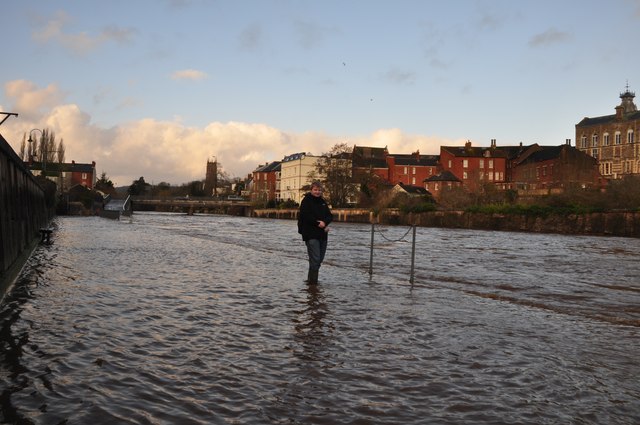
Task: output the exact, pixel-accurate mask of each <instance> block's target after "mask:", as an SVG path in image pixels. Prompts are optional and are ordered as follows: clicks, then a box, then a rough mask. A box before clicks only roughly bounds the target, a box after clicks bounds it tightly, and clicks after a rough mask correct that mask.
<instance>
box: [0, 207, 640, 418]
mask: <svg viewBox="0 0 640 425" xmlns="http://www.w3.org/2000/svg"><path fill="white" fill-rule="evenodd" d="M55 225H56V226H57V230H56V231H55V233H54V236H53V241H54V242H53V244H52V245H49V246H40V247H39V248H38V249H37V250H36V252H35V253H34V255H33V256H32V258H31V259H30V260H29V263H28V265H27V267H26V268H25V270H24V272H23V273H22V275H21V277H20V278H19V280H18V282H17V283H16V286H15V289H14V291H13V292H12V293H11V294H10V295H9V296H8V297H7V298H6V299H5V302H4V304H3V306H2V311H1V312H0V319H1V320H2V322H1V329H0V330H1V332H2V333H1V335H0V343H1V344H2V351H1V353H0V389H1V390H2V396H1V399H0V404H1V407H2V420H3V422H9V423H25V424H29V423H33V424H58V423H65V424H462V423H465V424H498V423H509V424H605V423H606V424H637V423H640V380H639V379H638V376H640V361H639V360H638V357H639V354H640V346H639V341H640V339H639V333H640V332H639V331H640V279H639V278H638V276H640V240H637V239H625V238H605V237H582V236H575V237H574V236H559V235H538V234H527V233H496V232H480V231H466V230H449V229H430V228H419V229H417V236H416V248H417V252H416V257H415V275H414V283H413V284H410V283H409V279H410V265H411V243H410V239H411V233H409V234H407V235H405V234H406V233H407V228H401V227H379V228H376V233H375V249H374V254H373V259H374V262H373V270H372V271H373V274H372V276H370V275H369V273H368V272H369V258H370V257H369V256H370V250H369V246H370V239H371V227H370V226H369V225H362V224H343V223H336V224H335V225H333V226H332V227H333V231H332V234H331V236H330V246H329V251H328V253H327V259H326V262H325V265H324V266H323V268H322V269H321V273H320V285H319V286H318V287H317V288H308V287H306V285H305V284H304V283H303V279H304V277H305V276H306V256H305V252H304V246H303V244H302V242H301V241H300V240H299V236H298V235H297V233H296V228H295V223H294V222H291V221H278V220H265V219H261V220H260V219H250V218H239V217H227V216H213V215H206V216H205V215H201V216H198V215H196V216H185V215H171V214H136V215H134V217H133V218H132V219H131V220H130V221H129V220H128V219H126V220H123V221H120V222H118V221H110V220H106V219H100V218H76V217H60V218H57V219H56V222H55ZM403 236H404V238H403V240H404V241H401V242H395V240H397V239H401V238H402V237H403ZM407 241H409V242H407Z"/></svg>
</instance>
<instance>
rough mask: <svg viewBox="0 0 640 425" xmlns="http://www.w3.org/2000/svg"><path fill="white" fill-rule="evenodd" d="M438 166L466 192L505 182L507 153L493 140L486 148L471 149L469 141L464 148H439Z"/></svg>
mask: <svg viewBox="0 0 640 425" xmlns="http://www.w3.org/2000/svg"><path fill="white" fill-rule="evenodd" d="M440 165H441V166H442V170H443V171H450V172H451V173H452V174H453V175H454V176H456V177H457V178H458V179H459V180H460V181H461V182H462V185H463V187H464V188H465V189H468V190H476V189H477V188H478V187H480V185H481V184H483V183H494V184H495V183H500V184H504V183H505V182H506V181H507V180H506V178H507V172H506V171H507V153H506V152H505V151H503V150H502V149H499V148H497V146H496V141H495V139H493V140H491V147H488V148H487V147H473V146H471V142H470V141H467V143H465V145H464V146H441V147H440Z"/></svg>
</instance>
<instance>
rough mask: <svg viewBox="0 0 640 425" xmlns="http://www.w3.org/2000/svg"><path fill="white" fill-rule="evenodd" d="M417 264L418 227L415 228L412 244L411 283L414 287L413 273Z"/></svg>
mask: <svg viewBox="0 0 640 425" xmlns="http://www.w3.org/2000/svg"><path fill="white" fill-rule="evenodd" d="M415 263H416V226H415V225H414V226H413V240H412V242H411V277H410V278H409V283H411V284H412V285H413V271H414V267H415Z"/></svg>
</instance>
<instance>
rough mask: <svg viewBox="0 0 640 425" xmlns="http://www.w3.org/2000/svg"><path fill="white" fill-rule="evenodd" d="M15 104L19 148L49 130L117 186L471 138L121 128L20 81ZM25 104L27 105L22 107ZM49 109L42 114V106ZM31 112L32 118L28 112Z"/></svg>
mask: <svg viewBox="0 0 640 425" xmlns="http://www.w3.org/2000/svg"><path fill="white" fill-rule="evenodd" d="M5 91H6V92H7V93H8V94H9V92H10V95H9V96H8V98H10V99H13V100H14V101H15V102H16V104H15V105H6V106H8V110H11V111H16V112H20V116H19V119H12V120H8V121H7V122H5V124H3V126H2V134H3V136H4V137H5V138H6V139H7V140H8V141H9V143H10V144H11V145H12V146H13V148H14V150H16V151H18V150H19V147H20V146H19V144H20V143H21V141H22V136H23V134H25V133H27V134H28V132H29V131H30V130H31V129H33V128H38V129H45V128H46V129H49V130H51V131H53V132H54V134H55V135H56V140H57V141H60V139H63V140H64V144H65V148H66V159H67V161H71V160H75V161H76V162H80V163H89V162H91V161H95V162H96V168H97V171H98V173H99V174H100V173H102V172H105V173H107V176H109V178H111V180H112V181H114V182H115V183H116V185H120V186H126V185H130V184H131V182H132V181H133V180H136V179H138V178H139V177H141V176H142V177H144V178H145V180H146V181H147V182H156V183H159V182H161V181H164V182H168V183H171V184H182V183H187V182H190V181H193V180H201V179H203V178H204V175H205V171H206V163H207V160H208V159H210V158H213V157H216V158H217V160H218V161H219V163H220V164H221V166H222V169H223V170H225V171H226V172H227V173H228V174H230V175H231V176H232V177H245V176H246V175H247V174H248V173H250V172H251V171H252V170H254V169H255V168H256V167H257V166H258V165H260V164H264V163H265V162H270V161H278V160H281V159H282V158H283V157H284V156H286V155H289V154H292V153H295V152H310V153H312V154H314V155H320V154H322V153H324V152H328V151H329V150H330V149H331V147H332V146H334V145H335V144H336V143H347V144H349V145H366V146H379V147H384V146H387V148H388V149H389V151H390V152H392V153H411V152H415V151H416V150H418V149H419V150H420V152H421V153H423V154H438V153H439V147H440V145H442V144H448V145H453V144H462V143H464V141H451V140H444V139H440V138H437V137H429V136H421V135H407V134H405V133H403V132H402V130H400V129H382V130H378V131H375V132H374V133H372V134H371V135H364V136H356V137H353V138H348V139H346V138H344V137H336V136H332V135H328V134H326V133H322V132H312V131H309V132H305V133H287V132H284V131H282V130H279V129H277V128H274V127H271V126H269V125H267V124H261V123H245V122H227V123H223V122H211V123H209V124H208V125H206V126H205V127H204V128H194V127H188V126H185V125H184V124H183V123H182V122H181V120H180V118H179V117H178V118H176V119H175V120H173V121H158V120H154V119H144V120H139V121H134V122H130V123H127V124H123V125H121V126H117V127H114V128H103V127H99V126H97V125H96V124H94V123H92V118H91V116H90V115H89V114H88V113H86V112H84V111H82V110H81V109H80V108H79V107H78V105H75V104H65V103H59V104H57V105H53V106H51V103H53V102H54V101H55V100H56V99H60V98H61V96H60V94H59V90H58V89H57V87H56V86H55V85H50V86H48V87H47V88H46V89H39V88H38V87H37V86H36V85H35V84H33V83H31V82H28V81H24V80H20V81H12V82H9V83H7V84H6V85H5ZM18 104H20V105H21V108H22V109H21V110H20V111H18V109H17V108H16V106H17V105H18ZM44 109H47V112H45V113H40V114H38V113H35V112H34V111H42V110H44ZM25 111H26V112H27V114H25V115H26V118H25V116H23V113H22V112H25Z"/></svg>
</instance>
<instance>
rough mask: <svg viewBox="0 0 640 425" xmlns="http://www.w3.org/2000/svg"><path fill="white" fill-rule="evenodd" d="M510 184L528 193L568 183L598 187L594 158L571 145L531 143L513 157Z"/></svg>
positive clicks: (535, 192) (555, 188) (541, 191)
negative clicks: (521, 152) (522, 153)
mask: <svg viewBox="0 0 640 425" xmlns="http://www.w3.org/2000/svg"><path fill="white" fill-rule="evenodd" d="M512 178H513V180H512V183H513V185H512V187H514V188H515V189H518V190H519V191H521V192H528V193H529V194H547V193H549V192H550V191H553V190H557V191H561V190H564V189H566V188H567V187H571V186H577V187H582V188H587V187H600V185H601V181H600V180H601V177H600V173H599V172H598V164H597V162H596V160H595V158H593V157H591V156H590V155H587V154H586V153H584V152H581V151H580V150H578V149H576V148H574V147H573V146H571V145H570V141H569V140H568V141H567V142H566V143H565V144H564V145H559V146H537V145H535V146H533V147H531V149H530V150H529V151H527V153H526V155H521V156H520V157H519V158H518V159H516V160H515V161H514V167H513V177H512Z"/></svg>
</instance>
